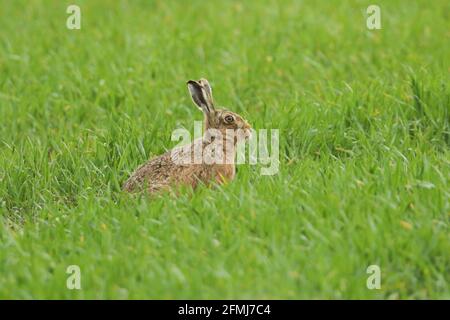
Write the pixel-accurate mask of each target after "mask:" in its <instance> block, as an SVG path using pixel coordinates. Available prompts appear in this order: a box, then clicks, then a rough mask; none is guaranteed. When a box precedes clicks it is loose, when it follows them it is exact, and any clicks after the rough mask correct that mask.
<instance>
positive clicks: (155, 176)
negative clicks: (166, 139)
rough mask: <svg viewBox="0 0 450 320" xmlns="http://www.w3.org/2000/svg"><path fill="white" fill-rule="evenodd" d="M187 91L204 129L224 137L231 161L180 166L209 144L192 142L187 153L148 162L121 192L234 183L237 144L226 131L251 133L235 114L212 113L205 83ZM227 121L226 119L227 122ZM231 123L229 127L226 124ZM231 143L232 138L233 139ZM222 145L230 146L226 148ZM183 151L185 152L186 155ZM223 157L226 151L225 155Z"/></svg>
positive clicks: (179, 151)
mask: <svg viewBox="0 0 450 320" xmlns="http://www.w3.org/2000/svg"><path fill="white" fill-rule="evenodd" d="M188 87H189V91H190V93H191V96H192V100H193V101H194V103H195V104H196V105H197V106H198V107H199V108H200V109H201V110H202V111H203V113H204V115H205V124H204V129H205V132H207V130H208V129H216V130H218V131H220V132H221V133H223V134H224V135H223V136H224V137H225V138H224V143H223V146H225V145H227V146H228V147H231V150H228V153H227V155H230V156H231V157H232V159H230V160H231V161H227V162H226V163H214V164H206V163H203V162H202V163H199V164H197V163H187V164H184V163H180V161H177V160H180V159H182V158H184V157H191V159H192V158H193V156H194V150H195V149H197V150H198V148H201V149H202V150H204V149H205V147H206V146H207V145H208V144H210V143H211V141H209V140H208V139H206V138H205V136H204V137H203V138H200V139H196V140H194V141H193V142H192V143H191V145H190V146H188V149H185V148H186V146H184V147H177V148H175V149H173V150H170V151H168V152H166V153H164V154H162V155H160V156H158V157H155V158H153V159H151V160H150V161H149V162H147V163H146V164H144V165H142V166H141V167H139V168H138V169H137V170H136V171H135V172H134V173H133V174H132V175H131V177H130V178H129V179H128V180H127V181H126V182H125V184H124V187H123V188H124V190H125V191H128V192H136V191H141V190H145V189H146V190H147V191H148V192H150V193H156V192H159V191H163V190H167V189H170V187H172V186H180V185H190V186H192V187H193V188H195V187H196V186H197V185H198V184H199V183H204V184H206V185H210V184H211V183H218V184H222V183H224V182H226V181H230V180H233V179H234V176H235V172H236V169H235V164H234V157H235V153H236V143H237V141H236V140H233V141H228V140H227V139H229V138H227V135H226V134H225V131H226V130H227V129H233V130H237V129H243V130H246V132H249V131H250V125H249V124H248V123H247V122H246V121H245V120H244V119H243V118H242V117H240V116H239V115H238V114H235V113H233V112H231V111H228V110H225V109H217V110H216V109H215V108H214V103H213V100H212V92H211V87H210V85H209V83H208V81H207V80H205V79H201V80H199V81H192V80H191V81H189V82H188ZM227 117H228V118H227ZM227 119H228V120H230V119H232V120H233V121H231V123H230V122H229V121H226V120H227ZM233 139H234V138H233ZM225 142H229V143H228V144H226V143H225ZM186 150H188V151H187V152H186ZM224 153H225V151H224Z"/></svg>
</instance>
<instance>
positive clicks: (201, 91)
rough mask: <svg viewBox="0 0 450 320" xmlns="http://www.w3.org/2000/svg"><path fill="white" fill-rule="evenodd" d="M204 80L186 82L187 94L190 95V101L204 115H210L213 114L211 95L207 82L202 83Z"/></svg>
mask: <svg viewBox="0 0 450 320" xmlns="http://www.w3.org/2000/svg"><path fill="white" fill-rule="evenodd" d="M203 81H204V79H202V80H200V81H194V80H189V81H188V82H187V85H188V89H189V92H190V93H191V97H192V101H194V103H195V104H196V105H197V107H199V108H200V110H202V111H203V112H204V113H206V114H211V113H213V112H214V105H213V101H212V95H211V87H210V86H209V83H208V81H206V86H205V82H203Z"/></svg>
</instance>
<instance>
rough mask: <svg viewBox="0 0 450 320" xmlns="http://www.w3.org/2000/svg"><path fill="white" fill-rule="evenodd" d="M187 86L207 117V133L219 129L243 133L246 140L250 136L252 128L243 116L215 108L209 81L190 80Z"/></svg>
mask: <svg viewBox="0 0 450 320" xmlns="http://www.w3.org/2000/svg"><path fill="white" fill-rule="evenodd" d="M187 85H188V89H189V92H190V93H191V97H192V100H193V101H194V103H195V104H196V105H197V107H199V109H200V110H202V112H203V114H204V115H205V128H204V130H205V131H206V130H209V129H217V130H220V131H222V132H224V131H226V130H227V129H231V130H240V131H242V132H243V133H244V137H245V138H248V137H249V136H250V134H251V132H250V129H251V126H250V125H249V124H248V122H247V121H246V120H245V119H244V118H243V117H242V116H240V115H238V114H237V113H234V112H232V111H229V110H227V109H225V108H216V107H215V106H214V101H213V96H212V90H211V86H210V85H209V83H208V80H206V79H200V80H198V81H194V80H189V81H188V82H187Z"/></svg>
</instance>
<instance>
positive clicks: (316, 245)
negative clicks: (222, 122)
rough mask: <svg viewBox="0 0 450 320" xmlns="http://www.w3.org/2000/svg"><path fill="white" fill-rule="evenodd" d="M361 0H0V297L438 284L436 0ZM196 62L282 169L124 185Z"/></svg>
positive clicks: (444, 80) (445, 16)
mask: <svg viewBox="0 0 450 320" xmlns="http://www.w3.org/2000/svg"><path fill="white" fill-rule="evenodd" d="M72 3H75V4H78V5H80V6H81V10H82V29H81V30H78V31H73V30H68V29H66V27H65V23H66V18H67V16H68V15H67V14H66V13H65V11H66V7H67V5H69V4H72ZM370 4H374V1H339V2H338V1H326V0H323V1H275V0H272V1H256V0H254V1H242V2H241V1H194V0H192V1H189V5H187V2H185V1H179V2H176V1H167V2H164V1H128V2H127V1H113V2H112V1H106V0H105V1H78V0H74V1H56V0H55V1H2V2H1V3H0V16H1V17H0V35H1V36H0V123H1V125H0V181H1V183H0V217H1V218H0V298H20V299H22V298H27V299H28V298H39V299H40V298H158V299H159V298H288V299H297V298H351V299H359V298H368V299H380V298H381V299H388V298H393V299H396V298H400V299H410V298H415V299H422V298H447V299H448V298H450V284H449V280H450V232H449V223H450V203H449V195H450V191H449V190H450V170H449V168H450V151H449V150H450V149H449V146H450V125H449V123H450V81H449V79H450V76H449V73H450V63H449V62H450V61H449V60H450V59H449V57H450V46H449V43H450V31H449V30H450V28H449V26H450V3H449V2H448V1H446V0H439V1H438V0H433V1H425V0H424V1H406V0H404V1H381V0H380V1H378V0H377V1H376V4H379V5H380V6H381V10H382V30H375V31H369V30H367V28H366V20H365V19H366V17H365V9H366V8H367V6H368V5H370ZM200 77H206V78H208V79H209V80H210V81H211V83H212V85H213V89H214V93H215V99H216V101H217V102H218V103H220V104H222V105H225V106H228V107H229V108H230V109H231V110H234V111H237V112H239V113H242V114H243V115H244V116H245V117H246V118H247V119H248V120H249V122H250V123H251V124H252V125H253V126H254V127H255V128H256V129H258V128H274V129H280V161H281V163H280V171H279V173H278V174H277V175H274V176H261V175H260V174H259V172H260V166H258V165H257V166H250V165H241V166H239V168H238V174H237V178H236V179H235V180H234V181H233V182H232V183H230V184H228V185H226V186H222V187H220V188H218V189H207V188H204V187H201V188H200V189H198V190H197V191H196V192H195V193H194V194H192V195H191V194H190V193H189V192H188V191H186V192H182V193H181V195H180V196H179V197H177V198H176V197H173V196H170V195H164V196H161V197H159V198H157V199H149V198H148V197H145V196H142V197H130V196H128V195H126V194H123V193H122V192H121V191H120V186H121V184H122V183H123V182H124V181H125V179H127V177H128V176H129V174H130V173H131V172H132V171H133V170H134V169H135V168H136V166H137V165H139V164H141V163H143V162H145V161H146V160H147V159H148V158H150V157H152V156H154V155H157V154H160V153H162V152H163V151H164V150H165V149H166V148H170V147H172V146H174V144H175V143H174V142H171V141H170V135H171V132H172V130H173V129H175V128H177V127H180V126H184V127H186V128H188V129H192V128H193V121H194V120H200V119H201V118H202V116H201V114H200V112H199V111H198V110H197V109H196V108H195V107H194V105H193V104H192V102H191V101H190V98H189V96H188V92H187V89H186V86H185V82H186V80H188V79H197V78H200ZM72 264H75V265H79V266H80V268H81V274H82V277H81V285H82V290H79V291H77V290H68V289H67V288H66V279H67V277H68V275H67V274H66V273H65V271H66V268H67V267H68V266H69V265H72ZM372 264H377V265H379V266H380V267H381V271H382V280H381V285H382V288H381V290H368V289H367V287H366V279H367V277H368V274H366V268H367V267H368V266H369V265H372Z"/></svg>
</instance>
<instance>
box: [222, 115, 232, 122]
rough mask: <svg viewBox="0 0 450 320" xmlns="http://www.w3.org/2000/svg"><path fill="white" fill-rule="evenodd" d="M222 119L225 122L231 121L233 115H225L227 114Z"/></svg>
mask: <svg viewBox="0 0 450 320" xmlns="http://www.w3.org/2000/svg"><path fill="white" fill-rule="evenodd" d="M224 120H225V122H226V123H233V121H234V117H233V116H230V115H227V116H225V118H224Z"/></svg>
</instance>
